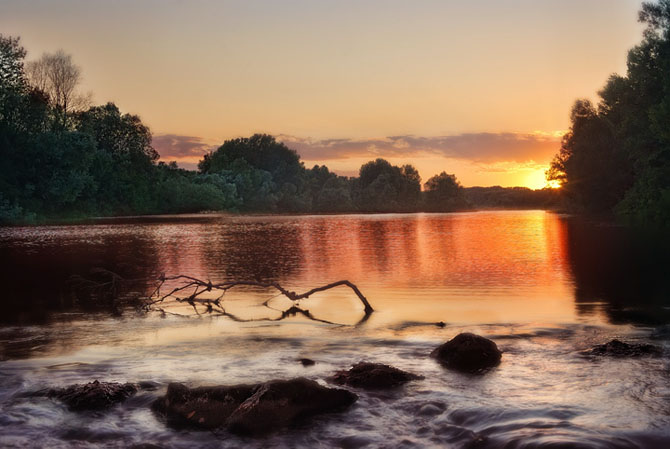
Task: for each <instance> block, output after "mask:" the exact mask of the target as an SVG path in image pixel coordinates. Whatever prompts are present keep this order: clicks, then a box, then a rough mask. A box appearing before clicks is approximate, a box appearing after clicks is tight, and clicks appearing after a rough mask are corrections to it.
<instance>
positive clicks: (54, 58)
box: [26, 50, 90, 127]
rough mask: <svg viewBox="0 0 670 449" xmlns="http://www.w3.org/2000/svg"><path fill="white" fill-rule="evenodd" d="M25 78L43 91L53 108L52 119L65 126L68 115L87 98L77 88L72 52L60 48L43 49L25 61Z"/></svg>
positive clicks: (75, 67) (79, 72) (77, 79)
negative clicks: (54, 49)
mask: <svg viewBox="0 0 670 449" xmlns="http://www.w3.org/2000/svg"><path fill="white" fill-rule="evenodd" d="M26 72H27V75H28V80H29V82H30V84H31V86H33V87H34V88H35V89H37V90H39V91H41V92H44V94H45V95H46V96H47V98H48V99H49V102H50V104H51V105H52V106H53V107H54V109H55V112H56V123H57V124H60V125H61V126H62V127H65V126H67V118H68V115H69V114H70V113H71V112H73V111H78V110H80V109H83V108H84V107H86V106H87V105H88V104H89V102H90V98H89V97H88V96H86V95H83V94H81V93H80V92H78V91H77V87H78V86H79V83H80V82H81V70H80V68H79V67H78V66H77V65H75V64H74V62H72V56H71V55H68V54H66V53H65V52H64V51H63V50H58V51H57V52H56V53H44V54H43V55H42V57H41V58H40V59H38V60H37V61H33V62H29V63H28V64H27V65H26Z"/></svg>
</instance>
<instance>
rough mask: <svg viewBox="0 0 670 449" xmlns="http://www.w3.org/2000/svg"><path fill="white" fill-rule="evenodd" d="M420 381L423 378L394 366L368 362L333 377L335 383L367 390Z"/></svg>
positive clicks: (358, 364) (339, 372)
mask: <svg viewBox="0 0 670 449" xmlns="http://www.w3.org/2000/svg"><path fill="white" fill-rule="evenodd" d="M420 379H423V376H418V375H416V374H413V373H408V372H407V371H403V370H400V369H398V368H395V367H393V366H389V365H383V364H381V363H366V362H361V363H357V364H356V365H354V366H353V367H352V368H351V369H350V370H349V371H338V372H337V373H336V374H335V376H334V377H333V381H334V382H335V383H338V384H341V385H350V386H352V387H357V388H367V389H385V388H393V387H397V386H399V385H402V384H404V383H407V382H409V381H411V380H420Z"/></svg>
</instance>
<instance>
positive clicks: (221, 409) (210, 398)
mask: <svg viewBox="0 0 670 449" xmlns="http://www.w3.org/2000/svg"><path fill="white" fill-rule="evenodd" d="M257 387H258V386H257V385H234V386H216V387H199V388H192V389H191V388H188V387H187V386H186V385H184V384H180V383H176V382H174V383H170V384H169V385H168V388H167V393H166V394H165V396H163V397H161V398H158V399H156V401H154V403H153V404H152V408H153V409H154V411H156V412H158V413H159V414H160V415H162V416H164V417H165V418H166V420H167V422H168V424H170V425H172V426H174V427H200V428H203V429H215V428H218V427H223V426H224V425H225V424H226V420H227V419H228V417H229V416H230V414H231V413H233V411H235V409H237V407H239V406H240V404H242V403H243V402H244V401H245V400H246V399H247V398H249V397H250V396H251V395H252V394H253V393H254V391H255V389H256V388H257Z"/></svg>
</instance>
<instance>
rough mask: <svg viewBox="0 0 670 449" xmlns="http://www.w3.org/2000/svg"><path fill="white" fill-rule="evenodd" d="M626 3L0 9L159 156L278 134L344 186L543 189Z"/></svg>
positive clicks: (38, 4) (619, 42) (595, 83)
mask: <svg viewBox="0 0 670 449" xmlns="http://www.w3.org/2000/svg"><path fill="white" fill-rule="evenodd" d="M640 4H641V1H637V0H505V1H500V0H479V1H476V2H473V1H465V0H462V1H449V0H440V1H437V0H435V1H432V0H430V1H429V0H414V1H395V0H356V1H350V0H335V1H329V0H286V1H279V0H262V1H261V0H240V1H221V0H218V1H214V0H189V1H185V0H183V1H182V0H160V1H159V0H151V1H149V0H145V1H142V0H132V1H131V0H116V1H103V0H0V32H1V33H3V34H6V35H13V36H20V37H21V41H22V44H23V45H24V46H25V48H26V49H27V50H28V57H27V59H28V60H32V59H37V58H39V56H40V55H41V54H42V53H44V52H53V51H56V50H58V49H63V50H65V51H66V52H67V53H70V54H72V56H73V59H74V60H75V62H76V63H77V64H78V65H79V66H80V67H81V70H82V73H83V84H82V90H83V91H86V92H91V93H92V94H93V98H94V101H95V102H96V103H105V102H107V101H113V102H115V103H116V104H117V105H118V106H119V108H120V109H121V110H122V111H124V112H129V113H132V114H137V115H139V116H140V117H141V118H142V120H143V122H144V123H146V124H147V125H148V126H149V127H150V128H151V130H152V132H153V134H154V142H153V144H154V147H155V148H156V150H158V152H159V153H160V154H161V157H162V160H166V161H170V160H176V161H178V163H179V164H180V165H181V166H183V167H186V168H193V167H195V164H196V163H197V161H198V160H199V159H200V158H201V157H202V154H203V153H204V152H206V151H210V150H212V149H215V148H216V147H218V146H219V145H220V144H221V143H223V141H224V140H226V139H231V138H235V137H245V136H250V135H251V134H253V133H256V132H262V133H268V134H272V135H274V136H276V137H277V138H278V139H280V140H281V141H283V142H284V143H286V144H287V145H288V146H289V147H291V148H294V149H295V150H297V151H298V153H299V154H300V155H301V156H302V159H303V160H304V161H305V165H306V166H307V167H311V166H312V165H314V164H326V165H327V166H328V167H329V168H331V169H333V170H335V171H336V172H338V173H340V174H343V175H355V174H356V173H357V172H358V168H359V167H360V165H361V164H362V163H364V162H366V161H369V160H371V159H374V158H377V157H384V158H386V159H388V160H389V161H391V162H392V163H394V164H405V163H410V164H413V165H414V166H416V167H417V168H418V169H419V172H420V173H421V175H422V177H423V180H424V181H426V180H427V179H428V178H429V177H431V176H433V175H435V174H437V173H440V172H442V171H446V172H447V173H453V174H456V176H457V178H458V179H459V180H460V181H461V183H462V184H463V185H465V186H473V185H502V186H516V185H521V186H528V187H532V188H540V187H543V186H544V185H545V183H546V182H545V180H544V171H545V170H546V168H547V167H548V164H549V162H550V160H551V157H552V155H553V154H555V153H556V152H557V151H558V149H559V148H560V139H561V136H562V134H563V133H565V131H566V130H567V129H568V128H569V126H570V124H569V112H570V108H571V105H572V103H573V102H574V100H575V99H577V98H590V99H593V100H595V99H596V94H597V91H598V90H599V89H600V88H601V87H602V86H603V84H604V83H605V81H606V80H607V77H608V76H609V75H610V74H612V73H625V69H626V54H627V51H628V50H629V49H630V48H631V47H632V46H634V45H635V44H636V43H637V42H639V41H640V39H641V31H642V27H641V25H640V24H638V23H637V20H636V19H637V11H638V9H639V7H640Z"/></svg>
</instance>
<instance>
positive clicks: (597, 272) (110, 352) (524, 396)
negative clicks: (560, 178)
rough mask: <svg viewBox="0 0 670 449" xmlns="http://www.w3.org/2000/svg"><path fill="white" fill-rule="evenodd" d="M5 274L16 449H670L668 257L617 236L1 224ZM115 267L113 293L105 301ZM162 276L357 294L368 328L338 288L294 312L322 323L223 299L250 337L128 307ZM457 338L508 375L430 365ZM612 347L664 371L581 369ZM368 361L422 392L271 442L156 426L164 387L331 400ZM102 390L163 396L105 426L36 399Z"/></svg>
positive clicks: (361, 404) (428, 226)
mask: <svg viewBox="0 0 670 449" xmlns="http://www.w3.org/2000/svg"><path fill="white" fill-rule="evenodd" d="M0 264H1V266H2V272H1V273H0V286H1V287H0V288H1V289H2V290H1V293H0V304H2V312H1V314H0V360H1V361H0V446H2V447H22V448H24V447H129V446H132V445H133V444H139V443H152V444H155V445H158V446H160V447H165V448H172V447H174V448H182V447H183V448H190V447H212V448H215V447H252V448H253V447H259V448H260V447H296V448H318V447H343V448H359V447H369V448H377V447H388V448H403V447H407V448H422V447H455V448H460V447H464V448H465V447H484V448H497V447H509V448H526V447H528V448H530V447H552V448H554V447H595V448H611V447H621V448H629V447H648V448H656V447H658V448H663V447H670V363H669V359H668V354H669V353H670V327H668V325H667V323H670V288H669V283H670V264H669V263H668V245H667V243H666V242H663V241H659V240H658V239H657V238H656V239H652V238H650V236H639V235H632V234H629V233H628V232H626V231H625V230H624V229H622V228H618V227H616V226H612V225H608V224H602V223H592V222H586V221H583V220H578V219H576V218H571V217H568V216H561V215H558V214H554V213H550V212H544V211H492V212H489V211H484V212H472V213H455V214H407V215H394V214H392V215H334V216H227V215H193V216H173V217H141V218H134V219H133V218H130V219H119V220H101V221H98V222H95V223H91V224H86V225H77V226H44V227H26V228H0ZM110 272H113V273H116V274H117V275H119V276H120V277H122V278H123V281H122V282H121V281H119V282H118V286H117V289H116V290H115V291H114V292H113V293H114V294H112V293H109V285H108V286H107V287H104V288H103V287H98V288H96V289H93V288H91V285H93V284H92V283H91V282H90V281H95V282H97V285H100V284H101V283H105V282H107V281H108V280H109V279H111V277H110V276H111V275H110V274H109V273H110ZM161 273H164V274H166V275H168V276H169V275H175V274H184V275H190V276H194V277H198V278H201V279H203V280H208V279H211V280H212V281H215V282H218V281H226V280H259V281H272V282H278V283H280V284H281V285H282V286H284V287H286V288H288V289H290V290H295V291H297V292H301V291H304V290H309V289H311V288H313V287H318V286H320V285H323V284H327V283H330V282H334V281H337V280H341V279H347V280H350V281H351V282H353V283H355V284H356V285H357V286H358V287H359V288H360V290H361V291H362V293H363V294H364V295H365V296H366V297H367V298H368V300H369V301H370V303H371V304H372V306H373V307H374V308H375V312H374V313H372V314H371V315H370V316H369V317H368V319H367V320H364V319H363V318H365V315H364V313H363V307H362V305H361V303H360V302H359V301H358V299H357V298H356V296H355V295H354V294H353V293H352V292H351V290H349V289H347V288H345V287H340V288H337V289H333V290H328V291H325V292H322V293H318V294H316V295H314V296H312V297H310V298H309V299H306V300H302V301H300V303H299V304H298V305H299V307H300V308H301V309H303V310H308V311H309V313H310V314H311V316H312V317H314V318H316V320H310V319H308V318H307V317H305V316H303V315H300V314H298V315H291V314H289V315H288V316H286V318H285V319H282V320H278V321H275V320H274V319H276V318H279V317H281V316H282V311H285V310H287V309H289V308H290V307H291V305H292V304H291V302H290V301H289V300H287V299H285V298H283V297H281V296H276V293H277V292H276V291H273V290H269V289H260V288H239V289H233V290H231V291H229V292H228V293H226V295H225V296H224V301H223V304H224V307H225V309H226V311H227V312H229V313H231V314H233V315H234V316H235V317H238V318H240V321H235V320H232V319H230V318H229V317H222V316H217V317H212V316H209V315H206V314H205V315H202V316H198V315H195V313H194V311H193V309H192V308H190V306H188V305H185V304H180V303H176V302H173V301H166V302H165V303H164V304H163V305H162V307H163V309H164V312H165V313H161V312H159V311H150V312H145V311H143V310H141V309H140V308H138V307H137V302H136V301H135V298H136V297H137V296H140V295H146V294H148V293H149V292H150V291H151V288H152V287H153V286H155V284H156V280H157V279H158V278H159V276H160V275H161ZM268 299H269V302H268V303H267V305H266V306H264V305H263V303H264V302H265V301H266V300H268ZM244 320H250V321H244ZM439 322H443V323H445V325H444V326H438V325H436V323H439ZM463 331H468V332H475V333H478V334H481V335H485V336H487V337H489V338H492V339H493V340H495V341H496V343H497V344H498V346H499V347H500V348H501V350H502V351H503V359H502V363H501V365H500V366H499V367H497V368H496V369H493V370H492V371H490V372H488V373H487V374H485V375H465V374H459V373H456V372H452V371H448V370H446V369H444V368H442V367H440V366H439V365H438V364H436V363H435V362H434V360H432V359H431V358H430V357H428V354H429V353H430V352H431V350H432V349H433V348H435V347H436V346H437V345H439V344H441V343H443V342H445V341H447V340H448V339H450V338H452V337H453V336H455V335H456V334H457V333H459V332H463ZM612 338H619V339H623V340H626V341H630V342H652V343H654V344H656V345H659V346H661V347H663V348H664V350H665V354H666V355H665V356H664V357H660V358H636V359H635V358H616V359H613V358H597V359H596V358H589V357H585V356H583V355H582V354H581V351H583V350H585V349H588V348H590V347H592V346H593V345H595V344H599V343H604V342H606V341H608V340H610V339H612ZM302 357H306V358H310V359H313V360H315V361H316V364H315V365H314V366H311V367H303V366H302V365H301V364H300V363H298V362H297V359H299V358H302ZM359 361H372V362H381V363H387V364H391V365H394V366H396V367H398V368H401V369H405V370H408V371H412V372H415V373H418V374H422V375H424V376H425V380H422V381H416V382H412V383H410V384H408V385H406V386H405V387H403V388H401V389H398V390H394V391H391V392H384V393H368V392H365V391H357V394H359V396H360V399H359V400H358V402H357V403H356V404H355V405H354V406H353V407H352V408H351V409H349V410H347V411H345V412H342V413H338V414H331V415H323V416H320V417H318V418H316V419H313V420H310V421H309V422H306V423H304V424H303V425H301V426H299V427H294V428H290V429H285V430H283V431H280V432H278V433H274V434H271V435H269V436H267V437H263V438H261V439H246V438H239V437H236V436H233V435H230V434H227V433H226V432H224V431H221V432H203V431H192V430H184V429H180V430H174V429H171V428H169V427H167V426H166V425H165V423H163V422H162V421H160V420H159V419H157V418H156V417H155V416H154V415H153V414H152V412H151V411H150V409H149V404H150V403H151V402H152V401H153V400H154V399H155V398H156V397H158V396H160V395H162V394H163V393H164V391H165V387H166V386H167V384H168V383H169V382H171V381H180V382H183V383H185V384H187V385H189V386H198V385H220V384H234V383H249V382H262V381H266V380H270V379H275V378H291V377H296V376H306V377H309V378H313V379H316V380H318V381H320V382H324V383H327V380H328V377H329V376H330V375H332V374H333V373H334V372H335V371H336V370H339V369H345V368H348V367H349V366H350V365H352V364H353V363H356V362H359ZM94 379H99V380H101V381H118V382H140V381H151V382H153V383H154V385H156V386H157V389H155V390H152V391H148V390H142V391H141V392H140V393H139V394H137V395H136V396H134V397H132V398H131V399H130V400H128V401H127V402H125V403H124V404H121V405H119V406H116V407H113V408H112V409H110V410H107V411H105V412H96V413H74V412H70V411H68V410H67V408H65V407H64V406H63V405H62V404H59V403H58V402H55V401H52V400H49V399H45V398H36V397H29V396H28V395H26V393H29V392H32V391H36V390H40V389H43V388H48V387H60V386H65V385H69V384H72V383H85V382H89V381H92V380H94Z"/></svg>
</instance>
